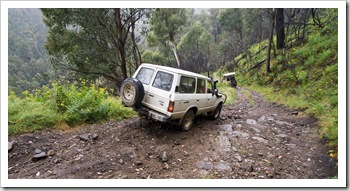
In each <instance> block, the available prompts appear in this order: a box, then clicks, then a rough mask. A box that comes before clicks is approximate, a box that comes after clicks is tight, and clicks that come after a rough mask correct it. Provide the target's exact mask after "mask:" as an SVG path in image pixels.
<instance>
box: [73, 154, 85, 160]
mask: <svg viewBox="0 0 350 191" xmlns="http://www.w3.org/2000/svg"><path fill="white" fill-rule="evenodd" d="M83 157H84V155H82V154H80V155H78V157H76V158H75V159H74V160H76V161H78V160H80V159H82V158H83Z"/></svg>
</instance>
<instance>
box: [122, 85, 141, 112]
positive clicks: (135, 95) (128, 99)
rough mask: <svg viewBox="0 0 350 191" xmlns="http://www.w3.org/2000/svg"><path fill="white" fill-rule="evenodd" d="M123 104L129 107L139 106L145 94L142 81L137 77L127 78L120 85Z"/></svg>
mask: <svg viewBox="0 0 350 191" xmlns="http://www.w3.org/2000/svg"><path fill="white" fill-rule="evenodd" d="M120 96H121V97H122V101H123V104H124V105H125V106H128V107H135V108H139V107H140V106H141V105H142V99H143V97H144V96H145V91H144V89H143V85H142V82H141V81H140V80H138V79H136V78H127V79H125V80H124V81H123V83H122V86H121V87H120Z"/></svg>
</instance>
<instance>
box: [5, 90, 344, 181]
mask: <svg viewBox="0 0 350 191" xmlns="http://www.w3.org/2000/svg"><path fill="white" fill-rule="evenodd" d="M236 92H237V101H236V102H235V103H234V104H231V105H225V106H224V107H223V109H222V112H221V116H220V119H218V120H209V119H208V118H207V117H206V116H199V117H197V118H196V120H195V124H194V126H193V127H192V129H191V130H190V131H188V132H182V131H180V130H179V129H178V128H176V127H174V126H171V125H161V124H159V123H155V122H151V121H149V120H147V119H144V118H139V117H134V118H132V119H129V120H124V121H122V122H116V121H109V122H106V123H104V124H95V125H86V126H82V127H78V128H74V129H71V130H69V131H59V130H45V131H41V132H35V133H30V134H22V135H18V136H11V137H9V142H13V147H12V148H11V150H9V152H8V174H9V178H10V179H17V178H20V179H28V178H29V179H32V178H39V179H43V178H48V179H67V178H70V179H89V178H93V179H100V178H101V179H115V178H117V179H128V178H129V179H130V178H132V179H134V178H137V179H141V178H152V179H165V178H167V179H168V178H176V179H188V178H191V179H201V178H220V179H223V178H224V179H240V178H242V179H250V178H261V179H294V178H295V179H322V178H331V177H334V176H337V175H338V167H337V161H336V160H334V159H332V158H330V157H329V155H328V149H327V148H326V147H325V146H324V143H323V142H322V141H321V140H320V138H319V132H318V130H319V128H318V127H317V123H316V121H315V119H313V118H311V117H308V116H306V115H304V114H303V112H301V111H293V110H289V109H287V108H285V107H283V106H281V105H277V104H274V103H270V102H267V101H264V100H263V98H262V97H261V96H260V95H259V94H257V93H255V92H253V91H250V90H247V89H243V88H241V87H237V91H236Z"/></svg>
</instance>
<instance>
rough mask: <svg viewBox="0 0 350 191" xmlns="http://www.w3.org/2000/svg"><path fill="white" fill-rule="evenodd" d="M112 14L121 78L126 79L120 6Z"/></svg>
mask: <svg viewBox="0 0 350 191" xmlns="http://www.w3.org/2000/svg"><path fill="white" fill-rule="evenodd" d="M114 14H115V15H114V16H115V23H116V30H117V38H118V47H117V48H118V50H119V54H120V61H121V63H120V67H121V70H122V75H123V79H126V78H127V77H128V74H127V70H126V59H125V48H124V47H125V42H124V40H123V26H122V21H121V17H120V8H115V9H114Z"/></svg>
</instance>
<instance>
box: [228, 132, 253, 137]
mask: <svg viewBox="0 0 350 191" xmlns="http://www.w3.org/2000/svg"><path fill="white" fill-rule="evenodd" d="M232 135H233V136H236V137H243V138H247V137H250V136H249V134H248V133H243V132H241V131H233V132H232Z"/></svg>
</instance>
